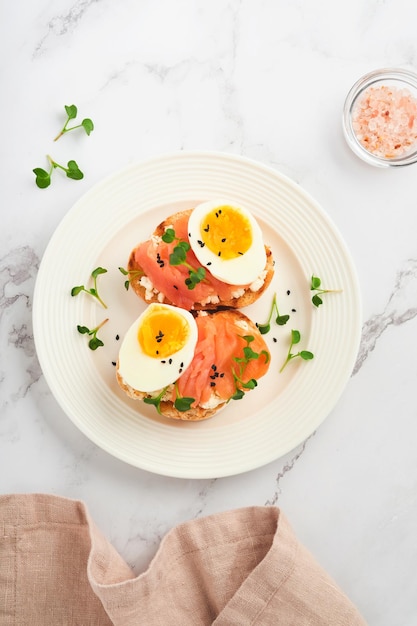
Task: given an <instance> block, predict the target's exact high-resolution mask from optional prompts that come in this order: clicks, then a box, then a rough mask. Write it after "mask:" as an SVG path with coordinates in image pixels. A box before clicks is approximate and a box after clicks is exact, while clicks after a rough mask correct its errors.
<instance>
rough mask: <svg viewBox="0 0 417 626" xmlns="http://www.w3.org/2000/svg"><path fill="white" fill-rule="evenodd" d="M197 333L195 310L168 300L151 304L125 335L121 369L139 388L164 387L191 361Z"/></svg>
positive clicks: (125, 377)
mask: <svg viewBox="0 0 417 626" xmlns="http://www.w3.org/2000/svg"><path fill="white" fill-rule="evenodd" d="M197 336H198V331H197V324H196V322H195V319H194V318H193V316H192V315H191V313H189V312H188V311H185V310H184V309H180V308H177V307H174V306H170V305H168V304H150V305H149V306H148V307H147V309H145V311H144V312H143V313H142V314H141V315H140V316H139V317H138V318H137V320H136V321H135V322H134V323H133V324H132V325H131V326H130V328H129V330H128V331H127V333H126V335H125V337H124V339H123V342H122V345H121V348H120V352H119V364H118V372H119V374H120V376H121V377H122V378H123V380H124V381H125V383H127V384H128V385H130V386H131V387H133V388H134V389H136V390H138V391H144V392H151V391H157V390H159V389H162V388H163V387H166V386H167V385H170V384H171V383H174V382H175V381H176V380H177V379H178V378H179V377H180V376H181V374H182V372H184V371H185V370H186V369H187V367H188V366H189V365H190V363H191V361H192V359H193V356H194V350H195V346H196V343H197Z"/></svg>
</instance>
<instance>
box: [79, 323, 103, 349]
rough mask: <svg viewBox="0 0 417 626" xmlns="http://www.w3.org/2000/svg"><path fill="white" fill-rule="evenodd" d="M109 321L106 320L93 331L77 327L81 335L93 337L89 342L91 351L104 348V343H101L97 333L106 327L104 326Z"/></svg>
mask: <svg viewBox="0 0 417 626" xmlns="http://www.w3.org/2000/svg"><path fill="white" fill-rule="evenodd" d="M108 321H109V318H106V319H105V320H103V321H102V322H101V324H99V325H98V326H96V327H95V328H92V329H90V328H88V327H87V326H80V325H77V330H78V332H79V333H81V335H88V336H89V337H91V339H90V341H89V342H88V347H89V348H90V350H97V348H100V346H104V343H103V342H102V341H101V339H99V338H98V337H97V333H98V331H99V330H100V328H101V327H102V326H104V324H105V323H106V322H108Z"/></svg>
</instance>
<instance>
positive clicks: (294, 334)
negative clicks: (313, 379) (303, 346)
mask: <svg viewBox="0 0 417 626" xmlns="http://www.w3.org/2000/svg"><path fill="white" fill-rule="evenodd" d="M300 341H301V334H300V331H299V330H292V331H291V342H290V347H289V348H288V354H287V358H286V359H285V361H284V363H283V365H282V367H281V369H280V370H279V371H280V373H281V372H282V371H283V369H284V368H285V366H286V365H287V364H288V363H289V362H290V361H291V360H292V359H295V358H296V357H300V358H301V359H303V360H304V361H310V360H311V359H313V358H314V354H313V353H312V352H309V351H308V350H301V351H300V352H296V353H292V352H291V350H292V347H293V346H295V345H297V344H298V343H300Z"/></svg>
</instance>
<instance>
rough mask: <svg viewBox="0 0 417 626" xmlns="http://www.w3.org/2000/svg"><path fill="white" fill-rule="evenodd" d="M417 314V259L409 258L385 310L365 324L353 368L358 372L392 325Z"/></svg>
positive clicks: (397, 278) (400, 270) (399, 274)
mask: <svg viewBox="0 0 417 626" xmlns="http://www.w3.org/2000/svg"><path fill="white" fill-rule="evenodd" d="M416 315H417V259H408V261H407V262H406V263H404V265H402V266H401V268H400V269H399V270H398V272H397V276H396V280H395V284H394V288H393V290H392V293H391V294H390V297H389V299H388V301H387V304H386V306H385V307H384V310H383V311H382V312H381V313H377V314H375V315H373V316H372V317H370V318H369V319H368V320H367V321H366V322H365V324H364V325H363V331H362V340H361V345H360V348H359V354H358V358H357V360H356V364H355V367H354V370H353V374H357V373H358V372H359V370H360V369H361V367H362V366H363V364H364V362H365V361H366V359H367V357H368V355H369V353H370V352H372V351H373V350H374V349H375V346H376V344H377V342H378V340H379V339H380V337H381V336H382V334H383V333H384V332H385V331H386V330H387V329H388V328H389V327H390V326H400V325H401V324H405V323H406V322H408V321H410V320H412V319H413V318H414V317H416Z"/></svg>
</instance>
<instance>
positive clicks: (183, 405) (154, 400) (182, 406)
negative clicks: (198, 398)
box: [143, 384, 195, 415]
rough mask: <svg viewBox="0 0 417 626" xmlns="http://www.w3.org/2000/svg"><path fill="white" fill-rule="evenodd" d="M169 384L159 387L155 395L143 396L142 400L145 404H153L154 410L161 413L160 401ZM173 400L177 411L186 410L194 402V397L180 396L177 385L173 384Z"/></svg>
mask: <svg viewBox="0 0 417 626" xmlns="http://www.w3.org/2000/svg"><path fill="white" fill-rule="evenodd" d="M168 387H169V385H167V386H166V387H164V388H163V389H161V391H160V393H159V394H158V395H157V396H153V397H150V398H143V401H144V402H145V403H146V404H153V406H154V407H155V408H156V410H157V411H158V413H159V415H162V412H161V402H162V398H163V397H164V395H165V393H166V391H167V389H168ZM175 395H176V398H175V401H174V407H175V408H176V409H177V411H181V412H184V411H188V410H189V409H190V408H191V405H192V403H193V402H194V400H195V398H188V397H186V396H181V395H180V393H179V391H178V385H177V384H175Z"/></svg>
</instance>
